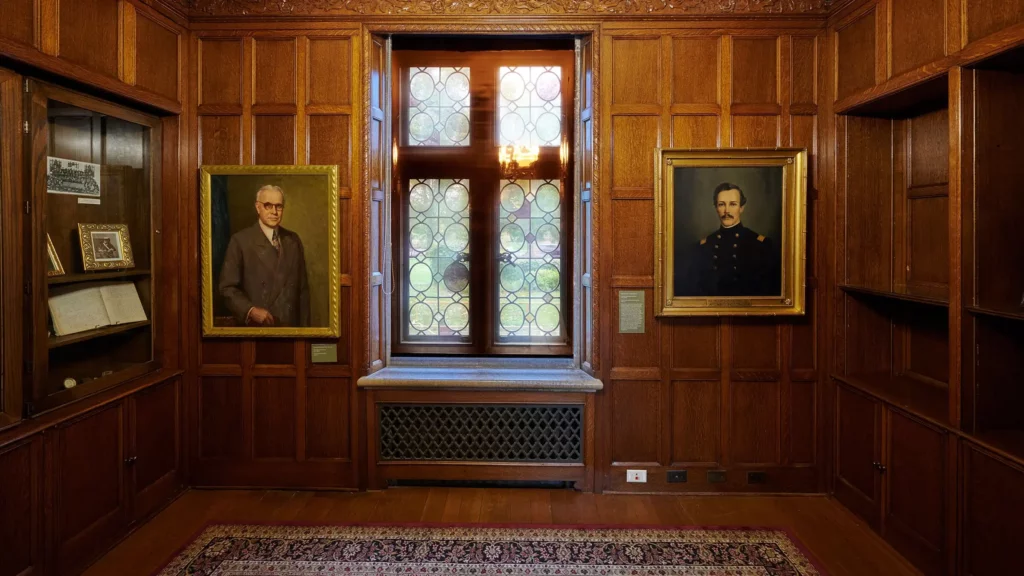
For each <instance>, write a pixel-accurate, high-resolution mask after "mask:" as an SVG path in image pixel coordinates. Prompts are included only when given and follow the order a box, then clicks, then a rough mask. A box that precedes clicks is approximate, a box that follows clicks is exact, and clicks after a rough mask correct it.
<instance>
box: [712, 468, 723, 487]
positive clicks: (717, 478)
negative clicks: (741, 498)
mask: <svg viewBox="0 0 1024 576" xmlns="http://www.w3.org/2000/svg"><path fill="white" fill-rule="evenodd" d="M723 482H725V470H708V484H722V483H723Z"/></svg>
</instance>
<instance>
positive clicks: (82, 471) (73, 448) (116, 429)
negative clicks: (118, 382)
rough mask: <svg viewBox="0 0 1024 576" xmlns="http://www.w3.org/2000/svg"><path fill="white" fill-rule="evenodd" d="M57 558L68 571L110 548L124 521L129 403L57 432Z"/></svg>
mask: <svg viewBox="0 0 1024 576" xmlns="http://www.w3.org/2000/svg"><path fill="white" fill-rule="evenodd" d="M53 435H54V446H53V459H54V469H55V474H56V476H55V478H54V499H55V501H54V513H55V516H56V534H55V536H56V542H57V564H58V568H59V572H60V573H61V574H63V573H69V572H72V571H74V570H75V568H78V567H81V566H82V565H84V564H86V563H88V562H89V561H91V560H93V559H94V558H95V557H97V556H99V555H100V554H102V553H103V552H105V551H106V549H107V547H108V546H109V545H110V544H113V543H114V541H115V540H117V538H118V536H120V534H121V531H122V530H123V528H124V527H125V519H126V511H127V505H126V501H125V491H124V459H125V450H124V444H123V438H124V404H123V403H121V402H118V403H116V404H113V405H110V406H108V407H105V408H103V409H101V410H98V411H96V412H91V413H88V414H86V415H85V416H83V417H82V418H79V419H77V420H73V421H71V422H68V423H66V424H62V425H61V426H58V427H57V429H56V430H55V431H54V432H53Z"/></svg>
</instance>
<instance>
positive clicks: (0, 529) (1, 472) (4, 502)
mask: <svg viewBox="0 0 1024 576" xmlns="http://www.w3.org/2000/svg"><path fill="white" fill-rule="evenodd" d="M41 476H42V438H41V436H38V435H37V436H34V437H32V438H30V439H28V440H25V441H23V442H18V443H16V444H13V445H11V446H5V447H4V448H0V576H30V575H33V574H43V573H45V569H44V568H43V566H42V565H41V562H42V560H43V558H42V555H41V554H40V544H41V527H42V524H41V522H42V518H41V516H42V506H41V502H40V495H41V488H42V478H41Z"/></svg>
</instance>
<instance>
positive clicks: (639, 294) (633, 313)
mask: <svg viewBox="0 0 1024 576" xmlns="http://www.w3.org/2000/svg"><path fill="white" fill-rule="evenodd" d="M645 312H646V311H645V310H644V291H643V290H623V291H621V292H619V334H643V333H644V316H645V315H646V314H645Z"/></svg>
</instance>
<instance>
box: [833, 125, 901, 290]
mask: <svg viewBox="0 0 1024 576" xmlns="http://www.w3.org/2000/svg"><path fill="white" fill-rule="evenodd" d="M842 122H844V123H845V125H846V135H845V136H846V139H847V142H848V150H849V153H848V154H847V159H846V174H842V175H840V177H841V178H844V179H845V180H846V182H845V187H846V210H847V213H846V214H847V224H846V226H847V230H856V231H857V233H856V234H848V235H847V237H846V281H847V282H850V283H852V284H857V285H860V286H867V287H873V288H879V289H881V290H889V288H890V286H891V282H892V268H891V267H890V266H880V265H879V262H878V257H879V255H888V254H891V253H892V228H891V227H890V226H889V225H888V224H883V222H885V223H888V222H890V221H891V218H889V217H880V215H885V214H891V213H892V121H891V120H885V119H877V118H859V117H852V116H851V117H848V118H845V119H843V120H842ZM840 279H841V278H840Z"/></svg>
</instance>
